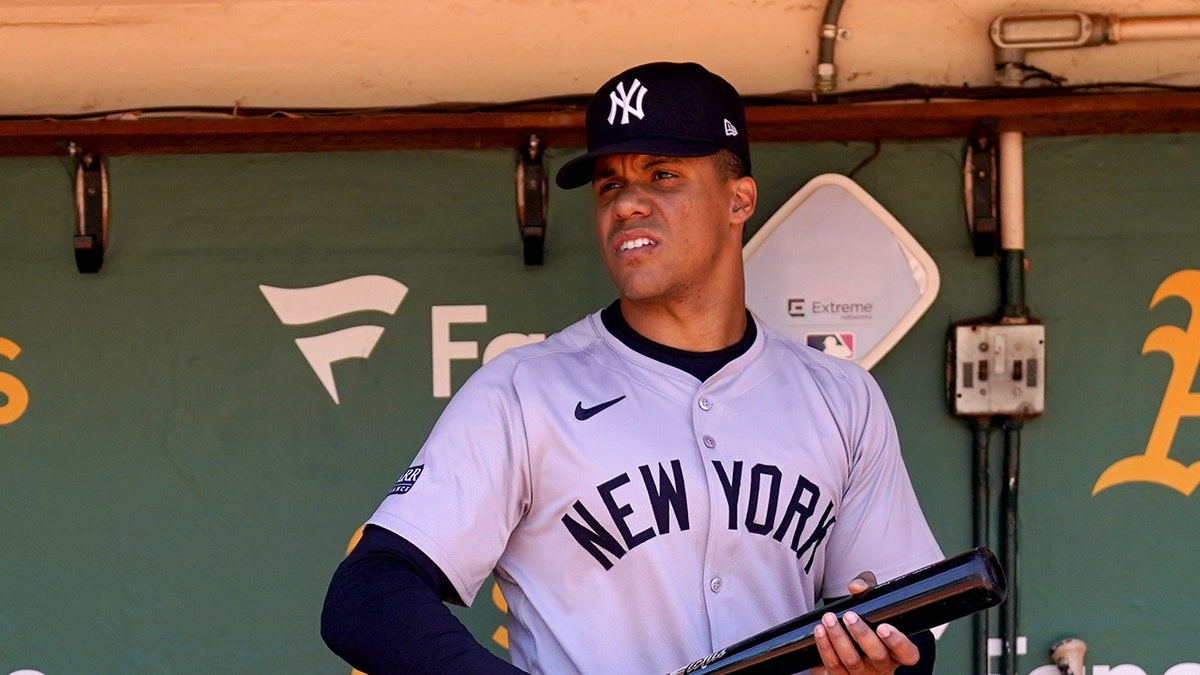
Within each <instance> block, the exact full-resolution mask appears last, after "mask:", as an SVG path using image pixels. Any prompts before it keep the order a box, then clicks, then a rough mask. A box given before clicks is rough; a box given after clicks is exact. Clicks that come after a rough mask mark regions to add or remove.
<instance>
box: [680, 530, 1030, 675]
mask: <svg viewBox="0 0 1200 675" xmlns="http://www.w3.org/2000/svg"><path fill="white" fill-rule="evenodd" d="M1006 595H1007V589H1006V585H1005V579H1004V573H1003V571H1001V569H1000V563H999V561H997V560H996V555H995V554H994V553H992V552H991V551H990V550H989V549H988V548H987V547H985V546H980V547H977V548H974V549H971V550H969V551H965V552H963V553H960V554H958V555H956V556H953V557H951V558H947V559H945V560H942V561H940V562H937V563H934V564H932V565H930V566H928V567H924V568H922V569H919V570H915V571H913V572H910V573H908V574H905V575H903V576H899V577H896V578H895V579H892V580H891V581H888V582H887V583H883V584H879V585H878V586H875V587H874V588H871V589H870V590H868V591H865V592H863V593H862V594H860V595H856V596H851V597H848V598H844V599H842V600H839V601H837V602H833V603H830V604H828V605H825V606H823V607H819V608H817V609H814V610H812V611H811V612H808V613H806V614H802V615H801V616H798V617H796V618H795V619H791V620H789V621H785V622H784V623H781V624H779V625H777V626H774V627H772V628H768V629H767V630H765V631H763V632H761V633H758V634H757V635H752V636H750V637H748V638H746V639H745V640H742V641H740V642H737V643H734V644H732V645H730V646H728V647H726V648H725V649H721V650H719V651H717V652H715V653H713V654H711V655H709V656H707V657H705V658H702V659H699V660H697V661H693V662H692V663H690V664H688V665H686V666H684V667H683V668H680V669H679V670H676V671H673V672H672V673H670V675H729V674H732V673H737V674H738V675H786V674H787V673H795V672H798V671H801V670H804V669H806V668H812V667H813V666H819V665H821V655H820V654H819V653H818V652H817V643H816V638H814V637H813V629H814V628H816V626H817V625H818V624H819V623H821V617H822V616H824V615H825V614H826V613H828V612H833V613H834V614H835V615H837V617H838V619H839V620H840V619H841V618H842V617H843V616H844V615H845V613H846V612H848V611H854V612H855V613H857V614H858V615H859V616H860V617H862V619H863V621H865V622H866V623H867V625H869V626H871V627H872V628H875V627H876V626H877V625H879V624H880V623H885V622H886V623H889V624H891V625H892V626H895V628H896V629H897V630H899V631H900V632H902V633H904V634H906V635H911V634H912V633H915V632H917V631H921V630H925V629H928V628H933V627H934V626H940V625H941V624H944V623H947V622H949V621H953V620H955V619H961V618H962V617H964V616H968V615H970V614H973V613H975V612H978V611H981V610H984V609H987V608H988V607H994V606H995V605H998V604H1000V603H1001V602H1004V598H1005V596H1006Z"/></svg>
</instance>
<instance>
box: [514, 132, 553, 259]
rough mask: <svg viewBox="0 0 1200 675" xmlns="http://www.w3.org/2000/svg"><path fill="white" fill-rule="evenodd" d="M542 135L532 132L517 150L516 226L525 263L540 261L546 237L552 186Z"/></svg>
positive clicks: (542, 256)
mask: <svg viewBox="0 0 1200 675" xmlns="http://www.w3.org/2000/svg"><path fill="white" fill-rule="evenodd" d="M543 150H544V148H543V147H542V139H540V138H539V137H538V136H537V134H530V136H529V138H528V140H526V142H525V146H524V147H522V148H520V149H519V150H518V152H517V176H516V178H517V180H516V183H517V227H518V228H519V230H520V234H521V241H522V242H523V243H524V247H525V264H526V265H541V264H542V261H543V259H544V247H545V241H546V225H547V222H546V214H547V211H548V209H549V205H550V189H549V185H548V184H547V180H546V165H545V162H544V161H543V155H544V153H543Z"/></svg>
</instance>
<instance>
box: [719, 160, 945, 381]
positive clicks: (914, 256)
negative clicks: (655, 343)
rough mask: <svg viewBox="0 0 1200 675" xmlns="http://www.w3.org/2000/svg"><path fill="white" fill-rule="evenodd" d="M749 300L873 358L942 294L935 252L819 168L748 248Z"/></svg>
mask: <svg viewBox="0 0 1200 675" xmlns="http://www.w3.org/2000/svg"><path fill="white" fill-rule="evenodd" d="M742 256H743V258H744V260H745V263H746V304H747V305H748V306H749V307H750V310H751V311H753V312H754V313H755V314H756V315H757V316H758V317H759V318H760V319H762V320H763V322H765V323H766V324H767V325H769V326H771V327H773V328H775V329H777V330H779V331H782V332H784V333H786V334H788V335H789V336H791V337H792V338H794V339H796V340H799V341H801V342H805V343H807V344H809V345H810V346H812V347H814V348H816V349H820V350H822V351H825V352H828V353H830V354H834V355H837V356H841V357H842V358H848V359H853V360H854V361H857V362H858V363H859V364H861V365H862V366H863V367H865V368H871V367H872V366H874V365H875V364H876V363H878V362H879V360H880V359H881V358H883V355H884V354H886V353H887V352H888V350H890V349H891V348H892V347H893V346H894V345H895V344H896V343H897V342H898V341H899V340H900V338H901V337H903V336H904V334H905V333H907V332H908V331H909V329H910V328H912V326H913V324H914V323H916V321H917V319H918V318H920V316H921V315H922V314H924V313H925V310H927V309H929V305H931V304H932V303H933V299H934V298H935V297H936V296H937V292H938V284H939V277H938V271H937V266H936V265H934V263H933V259H932V258H930V257H929V254H928V253H926V252H925V249H923V248H921V246H920V244H918V243H917V241H916V240H915V239H913V238H912V235H910V234H909V233H908V231H907V230H905V229H904V227H903V226H902V225H900V223H899V222H898V221H897V220H896V219H895V218H894V217H892V215H891V214H890V213H888V212H887V210H886V209H884V208H883V207H882V206H881V205H880V204H879V203H878V202H876V201H875V200H874V199H873V198H872V197H871V196H870V195H869V194H867V193H866V191H865V190H863V189H862V188H861V187H859V186H858V184H857V183H855V182H854V181H852V180H850V179H849V178H847V177H845V176H842V175H840V174H823V175H820V176H817V177H816V178H814V179H812V180H811V181H809V182H808V184H806V185H805V186H804V187H802V188H800V191H799V192H797V193H796V194H795V195H794V196H792V198H791V199H789V200H788V201H787V203H785V204H784V205H783V206H782V207H780V209H779V211H777V212H776V213H775V215H773V216H771V218H770V220H768V221H767V222H766V224H764V225H763V227H762V229H760V230H759V231H758V232H757V233H755V235H754V237H753V238H751V240H750V242H749V243H747V244H746V247H745V248H744V250H743V251H742Z"/></svg>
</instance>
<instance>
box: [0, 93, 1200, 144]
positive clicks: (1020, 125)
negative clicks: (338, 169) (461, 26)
mask: <svg viewBox="0 0 1200 675" xmlns="http://www.w3.org/2000/svg"><path fill="white" fill-rule="evenodd" d="M981 120H993V121H995V123H996V124H997V125H998V128H999V129H1000V130H1014V131H1021V132H1024V133H1025V134H1027V135H1029V136H1064V135H1095V134H1131V133H1134V134H1140V133H1184V132H1200V93H1196V92H1162V93H1159V92H1156V93H1129V94H1090V95H1072V96H1037V97H1029V98H1024V97H1023V98H1004V99H986V100H956V101H929V102H926V101H917V102H900V103H897V102H887V103H854V104H832V103H830V104H826V103H821V104H805V103H782V104H781V103H776V104H758V103H753V102H752V103H751V104H750V105H748V107H747V124H748V125H749V127H750V136H751V139H752V140H753V141H754V142H806V141H829V140H834V141H850V140H875V139H928V138H954V137H967V136H969V135H970V133H971V130H972V129H973V128H974V127H975V125H976V124H977V123H978V122H979V121H981ZM530 133H537V134H538V135H539V136H541V138H542V139H543V142H544V143H545V144H546V146H548V147H579V146H581V145H583V142H584V132H583V111H582V109H581V108H580V107H579V106H577V105H575V106H564V107H563V108H562V109H560V110H555V111H544V110H543V111H519V110H518V111H496V112H453V111H447V112H434V111H411V112H394V113H375V114H363V115H357V116H355V115H349V114H313V115H299V116H270V115H262V116H239V117H232V116H231V117H224V118H213V117H196V118H187V117H152V116H143V117H141V118H140V119H131V120H125V119H102V120H54V119H2V120H0V156H53V155H65V154H67V153H68V152H69V149H70V147H71V144H72V143H74V144H75V146H76V147H78V148H80V149H83V150H85V151H88V152H94V153H100V154H104V155H134V154H187V153H228V152H330V151H367V150H398V149H422V148H425V149H428V148H468V149H479V148H516V147H519V146H522V145H523V144H524V143H525V139H526V138H527V137H528V135H529V134H530Z"/></svg>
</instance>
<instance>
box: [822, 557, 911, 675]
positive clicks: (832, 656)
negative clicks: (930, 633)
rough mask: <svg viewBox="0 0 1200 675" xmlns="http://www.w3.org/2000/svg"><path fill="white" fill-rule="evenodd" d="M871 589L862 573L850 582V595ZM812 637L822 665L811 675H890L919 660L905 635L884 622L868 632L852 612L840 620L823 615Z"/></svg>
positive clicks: (871, 576)
mask: <svg viewBox="0 0 1200 675" xmlns="http://www.w3.org/2000/svg"><path fill="white" fill-rule="evenodd" d="M873 586H875V575H874V574H872V573H871V572H863V573H862V574H859V575H858V577H856V578H855V579H854V580H853V581H851V582H850V584H849V589H850V594H851V595H861V594H862V593H863V592H865V591H867V590H869V589H870V588H872V587H873ZM813 637H814V638H815V639H816V642H817V651H818V652H819V653H820V654H821V661H822V663H823V664H824V665H822V666H818V667H817V668H814V669H813V673H814V675H843V674H851V675H891V673H894V672H895V671H896V669H897V668H899V667H900V666H911V665H913V664H915V663H916V662H917V661H918V660H919V659H920V658H921V652H920V650H918V649H917V646H916V645H915V644H913V642H912V640H909V639H908V636H906V635H904V634H903V633H901V632H900V631H898V630H896V629H895V628H894V627H893V626H891V625H889V624H886V623H881V624H879V626H878V627H876V629H875V630H871V628H870V626H868V625H867V624H866V623H865V622H863V620H862V619H861V618H859V616H858V615H857V614H855V613H854V612H846V614H845V615H844V617H843V620H842V621H838V619H837V616H835V615H834V614H833V613H832V612H828V613H826V614H825V616H823V617H821V625H819V626H817V628H816V629H815V630H814V631H813Z"/></svg>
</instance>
